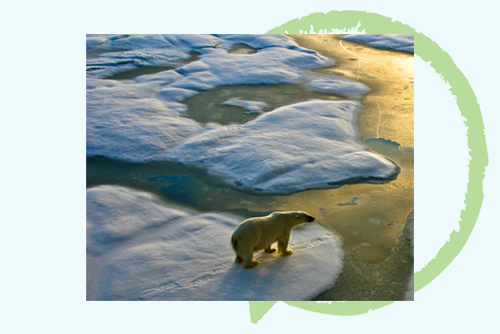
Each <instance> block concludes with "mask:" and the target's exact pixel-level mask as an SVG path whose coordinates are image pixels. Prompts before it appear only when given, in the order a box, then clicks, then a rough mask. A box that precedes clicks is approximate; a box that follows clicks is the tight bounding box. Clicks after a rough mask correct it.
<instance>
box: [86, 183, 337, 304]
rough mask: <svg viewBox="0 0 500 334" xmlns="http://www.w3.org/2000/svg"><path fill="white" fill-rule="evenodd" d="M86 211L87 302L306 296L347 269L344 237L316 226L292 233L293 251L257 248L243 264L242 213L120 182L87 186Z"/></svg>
mask: <svg viewBox="0 0 500 334" xmlns="http://www.w3.org/2000/svg"><path fill="white" fill-rule="evenodd" d="M87 213H88V214H87V230H88V232H87V234H88V236H90V237H88V244H87V249H88V250H90V251H89V255H88V262H87V263H88V276H87V291H88V296H87V298H88V299H90V300H309V299H311V298H313V297H315V296H316V295H318V294H319V293H320V292H322V291H324V290H326V289H328V288H330V287H331V286H332V284H333V283H334V281H335V280H336V279H337V277H338V275H339V274H340V272H341V270H342V259H343V251H342V245H341V240H340V238H339V236H338V235H336V234H335V233H333V232H331V231H328V230H326V229H325V228H324V227H322V226H320V225H318V224H308V225H302V226H299V227H297V228H295V229H294V230H293V231H292V238H291V242H290V247H291V248H292V249H293V250H294V253H293V254H292V255H290V256H286V257H281V256H277V255H276V254H274V253H273V254H268V253H265V252H259V253H256V258H257V259H258V260H259V261H260V262H261V264H260V265H259V266H257V267H256V268H254V269H244V268H243V267H242V266H241V265H240V264H236V263H233V259H234V256H235V255H234V252H233V250H232V248H231V245H230V238H231V234H232V232H233V230H234V228H235V227H236V225H237V224H239V223H240V222H241V221H242V220H243V218H242V217H238V216H236V215H232V214H223V213H205V214H200V213H197V212H195V211H190V210H187V209H180V208H175V207H173V206H170V205H167V204H164V203H160V201H159V199H158V198H157V197H155V196H154V195H151V194H148V193H143V192H140V191H136V190H131V189H127V188H123V187H117V186H99V187H96V188H90V189H88V190H87ZM92 250H99V252H98V253H97V252H94V251H92Z"/></svg>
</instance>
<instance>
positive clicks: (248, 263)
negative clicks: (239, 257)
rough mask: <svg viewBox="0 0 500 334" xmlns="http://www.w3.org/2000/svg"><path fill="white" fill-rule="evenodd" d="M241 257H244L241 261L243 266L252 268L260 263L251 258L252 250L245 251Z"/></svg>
mask: <svg viewBox="0 0 500 334" xmlns="http://www.w3.org/2000/svg"><path fill="white" fill-rule="evenodd" d="M243 258H244V259H245V260H244V263H243V267H245V268H254V267H256V266H257V265H258V264H259V263H260V262H259V261H257V260H254V259H253V252H252V251H247V252H245V254H244V255H243Z"/></svg>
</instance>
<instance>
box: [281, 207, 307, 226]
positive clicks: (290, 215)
mask: <svg viewBox="0 0 500 334" xmlns="http://www.w3.org/2000/svg"><path fill="white" fill-rule="evenodd" d="M279 214H281V215H283V216H286V219H287V221H288V222H289V224H291V225H292V227H295V226H297V225H300V224H302V223H311V222H313V221H314V219H315V218H314V217H313V216H311V215H310V214H308V213H307V212H305V211H285V212H279Z"/></svg>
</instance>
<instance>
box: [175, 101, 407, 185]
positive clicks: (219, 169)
mask: <svg viewBox="0 0 500 334" xmlns="http://www.w3.org/2000/svg"><path fill="white" fill-rule="evenodd" d="M359 107H360V106H359V104H358V103H357V102H351V101H321V100H313V101H308V102H303V103H297V104H293V105H289V106H285V107H281V108H277V109H275V110H274V111H272V112H270V113H266V114H264V115H261V116H260V117H257V118H256V119H254V120H252V121H250V122H248V123H245V124H242V125H230V126H217V127H214V128H213V129H211V130H209V131H206V132H203V133H200V134H199V135H196V136H193V137H191V138H189V139H187V140H186V141H184V142H183V143H182V144H181V145H179V146H178V147H177V148H175V150H173V151H172V153H171V155H170V156H171V158H172V159H173V160H175V161H180V162H182V163H186V164H191V165H197V166H201V167H205V168H207V169H208V170H209V172H210V173H212V174H214V175H218V176H221V177H223V178H224V179H225V180H227V181H228V182H230V183H232V184H234V185H236V186H239V187H242V188H244V189H246V190H248V191H260V192H266V193H287V192H293V191H297V190H300V189H311V188H324V187H327V186H333V185H335V184H339V183H342V182H347V181H352V180H356V179H363V180H364V181H366V180H370V179H376V180H384V179H385V180H387V179H390V178H392V177H394V176H395V174H396V173H397V172H398V167H397V166H396V165H395V164H394V163H393V162H391V161H389V160H387V159H386V158H385V157H383V156H380V155H377V154H374V153H372V152H370V151H368V150H367V149H366V148H365V147H364V146H363V145H362V144H361V143H360V142H359V141H358V134H357V131H356V128H355V120H356V116H357V113H358V111H359Z"/></svg>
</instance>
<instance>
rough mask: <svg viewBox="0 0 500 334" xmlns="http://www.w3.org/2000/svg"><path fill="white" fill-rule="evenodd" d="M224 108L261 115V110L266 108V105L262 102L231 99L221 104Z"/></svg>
mask: <svg viewBox="0 0 500 334" xmlns="http://www.w3.org/2000/svg"><path fill="white" fill-rule="evenodd" d="M222 104H223V105H225V106H235V107H240V108H243V109H245V111H246V112H247V113H256V114H260V113H262V110H263V109H264V108H266V107H267V104H266V103H265V102H262V101H248V100H242V99H240V98H238V97H232V98H230V99H229V100H227V101H224V102H222Z"/></svg>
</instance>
